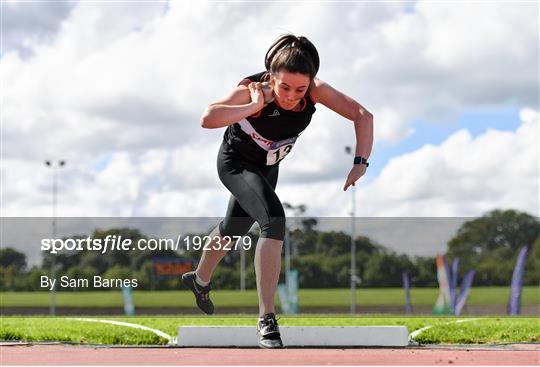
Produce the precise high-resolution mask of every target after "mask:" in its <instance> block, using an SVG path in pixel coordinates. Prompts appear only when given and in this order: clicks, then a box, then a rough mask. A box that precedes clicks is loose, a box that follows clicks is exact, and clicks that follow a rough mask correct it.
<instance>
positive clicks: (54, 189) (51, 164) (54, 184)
mask: <svg viewBox="0 0 540 367" xmlns="http://www.w3.org/2000/svg"><path fill="white" fill-rule="evenodd" d="M65 164H66V161H64V160H59V161H58V162H57V164H54V162H53V161H49V160H46V161H45V165H46V166H47V167H51V168H52V169H53V179H52V228H51V232H52V238H53V239H55V238H56V232H57V229H56V207H57V196H58V169H59V168H60V167H63V166H64V165H65ZM55 279H56V257H55V256H54V254H53V255H52V258H51V280H52V281H53V286H52V289H51V305H50V309H49V313H50V315H51V316H54V315H56V283H57V282H56V281H55Z"/></svg>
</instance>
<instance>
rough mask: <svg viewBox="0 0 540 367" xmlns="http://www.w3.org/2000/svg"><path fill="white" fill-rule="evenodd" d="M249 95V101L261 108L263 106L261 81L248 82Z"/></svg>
mask: <svg viewBox="0 0 540 367" xmlns="http://www.w3.org/2000/svg"><path fill="white" fill-rule="evenodd" d="M248 89H249V95H250V96H251V102H253V103H256V104H257V106H260V107H261V108H262V107H263V106H264V93H263V90H262V84H261V83H257V82H254V83H249V84H248Z"/></svg>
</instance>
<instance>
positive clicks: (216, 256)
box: [196, 196, 255, 283]
mask: <svg viewBox="0 0 540 367" xmlns="http://www.w3.org/2000/svg"><path fill="white" fill-rule="evenodd" d="M254 222H255V221H254V220H253V219H251V218H250V217H249V215H248V214H247V213H246V212H245V211H244V210H243V209H242V207H241V206H240V204H238V201H236V199H235V198H234V196H231V198H230V200H229V206H228V208H227V214H226V215H225V219H224V220H223V222H221V223H220V224H219V225H217V226H216V228H214V230H213V231H212V233H210V238H211V242H210V244H209V246H206V247H207V248H208V249H206V250H204V251H203V254H202V256H201V260H200V261H199V264H198V266H197V270H196V274H197V276H198V277H199V279H201V280H202V281H203V282H205V283H207V282H209V281H210V280H211V279H212V273H213V272H214V270H215V268H216V266H217V265H218V263H219V262H220V261H221V259H223V258H224V257H225V255H226V254H227V252H228V251H229V250H226V249H224V248H223V247H225V245H227V248H229V249H230V248H233V246H234V243H227V241H226V239H224V238H223V237H224V236H225V235H227V236H243V235H244V234H246V233H247V232H248V231H249V229H250V228H251V226H252V225H253V223H254ZM214 239H215V240H214ZM220 244H221V247H220V246H219V245H220Z"/></svg>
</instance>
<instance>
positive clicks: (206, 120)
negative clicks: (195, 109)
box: [201, 109, 214, 129]
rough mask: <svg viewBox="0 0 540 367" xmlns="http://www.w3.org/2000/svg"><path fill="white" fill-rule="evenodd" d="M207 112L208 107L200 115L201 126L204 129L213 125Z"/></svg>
mask: <svg viewBox="0 0 540 367" xmlns="http://www.w3.org/2000/svg"><path fill="white" fill-rule="evenodd" d="M208 112H209V111H208V109H206V110H205V111H204V113H203V114H202V116H201V127H202V128H204V129H212V128H213V127H214V126H212V119H211V118H210V114H209V113H208Z"/></svg>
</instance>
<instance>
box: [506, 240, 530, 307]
mask: <svg viewBox="0 0 540 367" xmlns="http://www.w3.org/2000/svg"><path fill="white" fill-rule="evenodd" d="M527 250H528V247H527V246H523V247H522V248H521V250H520V251H519V255H518V257H517V261H516V266H515V267H514V273H513V274H512V283H511V285H510V297H509V299H508V307H507V312H508V314H509V315H519V314H520V312H521V288H522V287H523V273H524V272H525V259H526V258H527Z"/></svg>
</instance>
